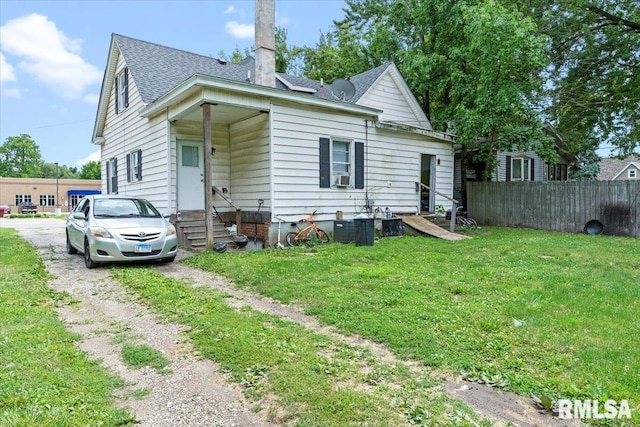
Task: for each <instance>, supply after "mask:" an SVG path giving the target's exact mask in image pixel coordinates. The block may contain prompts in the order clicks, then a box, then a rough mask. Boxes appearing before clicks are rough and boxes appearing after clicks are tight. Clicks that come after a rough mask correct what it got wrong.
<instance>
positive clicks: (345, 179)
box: [333, 175, 351, 187]
mask: <svg viewBox="0 0 640 427" xmlns="http://www.w3.org/2000/svg"><path fill="white" fill-rule="evenodd" d="M333 178H334V180H335V182H334V183H335V185H336V187H348V186H350V185H351V175H335V176H334V177H333Z"/></svg>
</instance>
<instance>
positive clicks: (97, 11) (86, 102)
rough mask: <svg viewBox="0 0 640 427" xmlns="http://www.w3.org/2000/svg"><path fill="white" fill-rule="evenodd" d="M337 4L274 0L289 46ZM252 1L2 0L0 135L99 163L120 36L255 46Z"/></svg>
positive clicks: (51, 154) (189, 47) (315, 32)
mask: <svg viewBox="0 0 640 427" xmlns="http://www.w3.org/2000/svg"><path fill="white" fill-rule="evenodd" d="M344 6H345V4H344V1H342V0H340V1H338V0H320V1H306V0H276V25H277V26H279V27H283V28H285V29H286V30H287V32H288V38H287V41H288V44H292V45H297V46H302V45H308V46H313V45H315V43H316V42H317V41H318V38H319V36H320V33H321V32H326V31H327V30H329V29H330V27H331V25H332V23H333V21H334V20H339V19H341V18H343V16H344V13H343V11H342V8H343V7H344ZM253 23H254V0H247V1H231V0H229V1H225V0H200V1H188V0H178V1H170V0H155V1H151V0H111V1H101V0H84V1H70V0H48V1H24V0H0V142H2V143H4V141H5V140H6V139H7V138H8V137H10V136H18V135H21V134H28V135H30V136H31V137H32V138H33V139H34V140H35V142H36V143H37V144H38V146H39V147H40V153H41V155H42V158H43V160H44V161H45V162H48V163H54V162H59V163H60V164H64V165H67V166H77V167H81V166H82V165H83V164H84V163H86V162H88V161H89V160H99V150H98V148H99V147H98V146H96V145H93V144H91V135H92V132H93V125H94V121H95V114H96V106H97V102H98V96H99V95H100V85H101V83H102V77H103V74H104V68H105V63H106V60H107V54H108V49H109V43H110V41H111V34H112V33H117V34H122V35H125V36H129V37H134V38H138V39H141V40H145V41H149V42H153V43H158V44H162V45H166V46H170V47H174V48H177V49H183V50H186V51H189V52H194V53H199V54H202V55H209V56H213V57H218V56H220V55H219V54H220V52H221V51H224V52H225V53H227V54H229V55H230V54H231V53H232V52H233V51H234V50H235V48H236V47H238V48H239V49H240V50H241V51H242V52H244V50H245V48H251V47H252V46H253Z"/></svg>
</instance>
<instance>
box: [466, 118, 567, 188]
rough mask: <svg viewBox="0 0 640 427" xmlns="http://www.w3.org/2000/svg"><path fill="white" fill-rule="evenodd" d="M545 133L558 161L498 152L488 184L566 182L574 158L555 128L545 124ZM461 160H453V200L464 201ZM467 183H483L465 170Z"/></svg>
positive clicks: (515, 151) (529, 153)
mask: <svg viewBox="0 0 640 427" xmlns="http://www.w3.org/2000/svg"><path fill="white" fill-rule="evenodd" d="M543 128H544V131H545V133H546V134H548V135H550V136H551V137H553V140H554V143H555V147H556V151H557V154H558V161H557V162H556V163H549V162H548V161H546V160H545V159H543V158H542V157H540V156H539V155H538V154H537V153H536V152H535V151H534V150H527V151H522V150H518V149H517V148H516V147H514V148H513V149H512V150H499V151H497V152H496V154H495V156H496V160H497V167H496V168H495V169H494V170H493V173H492V174H491V178H490V181H494V182H497V181H568V180H569V178H570V173H569V169H570V167H571V164H572V163H574V162H576V160H577V158H576V157H575V156H574V155H573V154H571V153H570V152H568V151H567V150H566V149H565V145H564V141H563V140H562V137H561V136H560V135H559V134H558V132H557V131H556V130H555V128H554V127H553V126H552V125H551V124H549V123H545V124H544V126H543ZM462 175H463V173H462V159H461V155H460V154H459V153H456V156H455V175H454V188H455V191H454V194H455V196H454V197H457V198H459V200H466V198H465V197H464V196H463V194H462V193H463V190H462V189H463V188H464V185H463V182H462ZM466 180H467V181H482V177H481V176H478V174H477V173H476V171H475V170H474V169H473V168H472V167H469V166H468V167H467V171H466Z"/></svg>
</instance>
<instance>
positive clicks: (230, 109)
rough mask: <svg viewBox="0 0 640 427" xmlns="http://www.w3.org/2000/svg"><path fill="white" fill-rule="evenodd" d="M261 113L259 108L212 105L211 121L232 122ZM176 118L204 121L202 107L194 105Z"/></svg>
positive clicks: (175, 118)
mask: <svg viewBox="0 0 640 427" xmlns="http://www.w3.org/2000/svg"><path fill="white" fill-rule="evenodd" d="M258 114H261V112H260V111H259V110H256V109H253V108H246V107H236V106H232V105H221V104H219V105H211V123H212V124H214V125H215V124H225V125H228V124H231V123H236V122H239V121H242V120H246V119H248V118H250V117H253V116H257V115H258ZM174 120H179V121H189V122H202V108H201V107H200V106H194V107H191V108H189V109H188V110H185V111H184V112H182V113H180V114H179V115H177V116H176V117H174Z"/></svg>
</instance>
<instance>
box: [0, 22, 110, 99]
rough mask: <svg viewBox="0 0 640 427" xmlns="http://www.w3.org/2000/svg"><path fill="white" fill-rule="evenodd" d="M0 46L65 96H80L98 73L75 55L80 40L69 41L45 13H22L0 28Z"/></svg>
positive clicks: (70, 97)
mask: <svg viewBox="0 0 640 427" xmlns="http://www.w3.org/2000/svg"><path fill="white" fill-rule="evenodd" d="M0 32H1V37H0V49H2V51H3V52H5V53H10V54H12V55H15V56H17V57H19V58H20V62H19V63H18V68H19V69H20V70H22V71H24V72H26V73H28V74H31V75H32V76H34V77H35V78H36V79H37V80H39V81H40V82H42V83H44V84H45V85H47V86H49V87H50V88H51V89H52V90H54V91H55V92H57V93H59V94H60V95H61V96H63V97H64V98H66V99H82V97H83V95H84V92H85V91H86V90H87V87H88V86H90V85H93V84H96V83H100V82H101V81H102V72H101V71H100V69H98V68H97V67H96V66H94V65H91V64H89V63H87V62H85V61H84V60H83V59H82V57H81V56H80V55H79V54H80V51H81V47H82V40H79V39H76V40H71V39H69V38H67V36H65V34H64V33H63V32H62V31H60V30H58V28H57V27H56V24H55V23H54V22H52V21H50V20H49V19H48V18H47V17H46V16H44V15H39V14H35V13H34V14H31V15H26V16H23V17H21V18H16V19H12V20H10V21H8V22H7V23H6V24H5V25H3V26H2V27H0Z"/></svg>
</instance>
